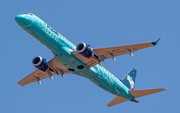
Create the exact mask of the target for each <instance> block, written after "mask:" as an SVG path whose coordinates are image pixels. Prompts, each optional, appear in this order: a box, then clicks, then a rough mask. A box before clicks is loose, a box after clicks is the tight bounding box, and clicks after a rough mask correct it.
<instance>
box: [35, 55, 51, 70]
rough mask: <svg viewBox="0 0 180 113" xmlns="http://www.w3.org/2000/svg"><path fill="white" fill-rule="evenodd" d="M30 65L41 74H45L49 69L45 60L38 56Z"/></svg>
mask: <svg viewBox="0 0 180 113" xmlns="http://www.w3.org/2000/svg"><path fill="white" fill-rule="evenodd" d="M32 63H33V65H34V67H36V68H37V69H39V70H41V71H43V72H45V71H46V70H48V68H49V66H48V63H47V62H46V59H44V58H42V57H40V56H37V57H35V58H33V60H32Z"/></svg>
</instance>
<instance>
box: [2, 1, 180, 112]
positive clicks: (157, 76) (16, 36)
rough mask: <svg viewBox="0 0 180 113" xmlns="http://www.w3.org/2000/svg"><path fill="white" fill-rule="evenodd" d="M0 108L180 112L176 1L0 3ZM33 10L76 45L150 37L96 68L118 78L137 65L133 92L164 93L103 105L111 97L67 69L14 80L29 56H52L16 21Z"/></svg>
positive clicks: (27, 69)
mask: <svg viewBox="0 0 180 113" xmlns="http://www.w3.org/2000/svg"><path fill="white" fill-rule="evenodd" d="M0 6H1V7H0V14H1V15H0V20H1V21H0V25H1V29H0V33H1V36H0V37H1V41H0V48H1V49H0V51H1V56H0V58H1V66H0V67H1V68H0V71H1V75H0V76H1V77H0V79H1V82H0V90H1V91H0V113H64V112H65V113H72V112H73V113H118V112H119V113H126V112H127V113H130V112H136V113H179V112H180V109H179V102H180V98H179V94H180V90H179V89H178V88H179V86H180V85H179V83H178V82H179V80H180V73H179V72H178V71H179V69H180V61H179V59H180V58H179V56H180V52H179V49H180V44H179V42H180V7H179V6H180V1H179V0H171V1H170V0H148V1H146V0H125V1H124V0H89V1H87V0H48V1H47V0H46V1H45V0H1V1H0ZM27 12H31V13H33V14H35V15H37V16H38V17H40V18H41V19H42V20H44V21H45V22H46V23H48V24H49V25H50V26H51V27H52V28H54V29H55V30H56V31H58V32H59V33H61V34H62V35H63V36H65V37H66V38H67V39H68V40H70V41H71V42H72V43H74V44H75V45H77V44H78V43H80V42H85V43H87V44H89V45H91V47H92V48H100V47H111V46H120V45H129V44H136V43H144V42H150V41H156V40H157V39H158V38H161V40H160V42H159V43H158V45H157V46H156V47H150V48H147V49H143V50H139V51H137V52H135V53H134V57H131V56H129V55H123V56H118V57H116V61H115V62H114V61H113V60H112V59H108V60H106V61H105V62H104V63H102V65H103V66H104V67H105V68H106V69H107V70H109V71H110V72H112V73H113V74H114V75H115V76H117V77H118V78H119V79H122V78H123V77H124V76H125V75H126V73H127V72H128V71H129V70H130V69H131V68H135V69H136V70H137V71H138V73H137V79H136V86H135V89H147V88H161V87H164V88H166V89H167V91H164V92H160V93H156V94H153V95H148V96H145V97H141V98H139V101H140V103H138V104H137V103H133V102H129V101H128V102H125V103H122V104H118V105H116V106H113V107H110V108H109V107H107V103H109V102H110V101H111V100H112V99H113V98H114V97H115V95H112V94H110V93H108V92H106V91H104V90H102V89H101V88H99V87H97V86H96V85H94V84H93V83H92V82H91V81H89V80H88V79H86V78H82V77H80V76H77V75H73V74H68V75H65V78H62V77H61V76H57V75H55V76H54V80H50V79H49V78H47V79H44V80H42V85H39V84H38V83H31V84H29V85H26V86H24V87H22V86H20V85H18V84H17V82H18V81H20V80H21V79H23V78H24V77H26V76H27V75H29V74H30V73H31V72H33V71H34V70H35V68H34V67H33V65H32V63H31V62H32V59H33V58H34V57H35V56H42V57H44V58H46V59H47V60H50V59H51V58H53V54H52V53H51V52H50V50H48V49H47V48H46V47H45V46H43V45H42V44H41V43H39V42H38V41H37V40H36V39H34V38H33V37H32V36H31V35H29V34H28V33H26V32H25V31H24V30H23V29H22V28H20V27H19V26H18V24H17V23H16V22H15V16H16V15H18V14H21V13H27Z"/></svg>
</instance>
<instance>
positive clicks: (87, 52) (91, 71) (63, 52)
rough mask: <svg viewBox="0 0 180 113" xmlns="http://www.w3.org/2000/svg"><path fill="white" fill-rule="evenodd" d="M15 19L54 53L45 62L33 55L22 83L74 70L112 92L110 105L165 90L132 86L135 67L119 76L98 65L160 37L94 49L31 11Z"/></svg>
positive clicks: (153, 43) (134, 77) (39, 81)
mask: <svg viewBox="0 0 180 113" xmlns="http://www.w3.org/2000/svg"><path fill="white" fill-rule="evenodd" d="M15 20H16V22H17V23H18V25H19V26H20V27H21V28H22V29H24V30H25V31H26V32H28V33H29V34H30V35H32V36H33V37H34V38H35V39H37V40H38V41H39V42H41V43H42V44H43V45H45V46H46V47H47V48H49V49H50V50H51V51H52V53H53V55H54V58H53V59H51V60H50V61H48V62H47V61H46V59H44V58H43V57H41V56H36V57H35V58H33V60H32V64H33V65H34V67H36V68H37V69H36V70H35V71H34V72H32V73H31V74H30V75H28V76H26V77H25V78H24V79H22V80H21V81H19V82H18V84H20V85H21V86H24V85H27V84H29V83H32V82H37V83H39V84H41V80H42V79H44V78H47V77H49V78H50V79H51V80H52V79H53V75H56V74H57V75H61V76H62V77H63V78H64V74H68V73H73V74H76V75H79V76H82V77H85V78H88V79H89V80H90V81H92V82H93V83H94V84H96V85H97V86H99V87H100V88H102V89H104V90H105V91H107V92H109V93H111V94H114V95H115V96H116V97H115V98H114V99H113V100H112V101H110V102H109V103H108V104H107V106H109V107H110V106H113V105H116V104H119V103H122V102H125V101H128V100H129V101H132V102H136V103H138V102H139V100H138V99H137V98H138V97H142V96H145V95H149V94H153V93H157V92H160V91H164V90H166V89H164V88H156V89H143V90H134V87H135V80H136V74H137V71H136V70H135V69H134V68H132V69H131V70H130V71H129V72H128V73H127V75H126V76H125V77H124V78H123V79H122V80H119V79H118V78H117V77H116V76H114V75H113V74H112V73H110V72H109V71H108V70H107V69H105V68H104V67H103V66H102V65H101V62H102V61H104V60H105V59H108V58H111V59H112V60H114V61H115V57H116V56H119V55H124V54H129V55H130V56H133V54H132V52H135V51H137V50H139V49H143V48H147V47H151V46H155V45H156V44H157V43H158V41H159V40H160V39H158V40H157V41H155V42H148V43H141V44H133V45H125V46H115V47H106V48H95V49H93V48H91V47H90V46H89V45H87V44H86V43H84V42H82V43H79V44H78V45H77V46H75V45H74V44H73V43H71V42H70V41H69V40H68V39H66V38H65V37H64V36H62V35H61V34H60V33H59V32H57V31H56V30H54V29H53V28H52V27H51V26H49V25H48V24H47V23H45V22H44V21H43V20H42V19H40V18H39V17H37V16H36V15H34V14H32V13H25V14H20V15H17V16H16V17H15Z"/></svg>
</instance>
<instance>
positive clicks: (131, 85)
mask: <svg viewBox="0 0 180 113" xmlns="http://www.w3.org/2000/svg"><path fill="white" fill-rule="evenodd" d="M127 80H128V81H129V83H130V90H132V89H133V88H134V81H133V79H132V77H131V76H130V75H128V76H127Z"/></svg>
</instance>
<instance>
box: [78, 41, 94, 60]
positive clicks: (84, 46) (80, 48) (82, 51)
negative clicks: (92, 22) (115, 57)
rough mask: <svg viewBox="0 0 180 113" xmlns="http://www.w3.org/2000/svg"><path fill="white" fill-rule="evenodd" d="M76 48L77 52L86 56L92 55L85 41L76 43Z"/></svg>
mask: <svg viewBox="0 0 180 113" xmlns="http://www.w3.org/2000/svg"><path fill="white" fill-rule="evenodd" d="M76 50H77V52H78V53H80V54H81V55H83V56H84V57H86V58H90V57H91V56H93V55H94V54H93V51H92V49H91V48H90V47H89V46H88V45H87V44H85V43H80V44H78V45H77V46H76Z"/></svg>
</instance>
